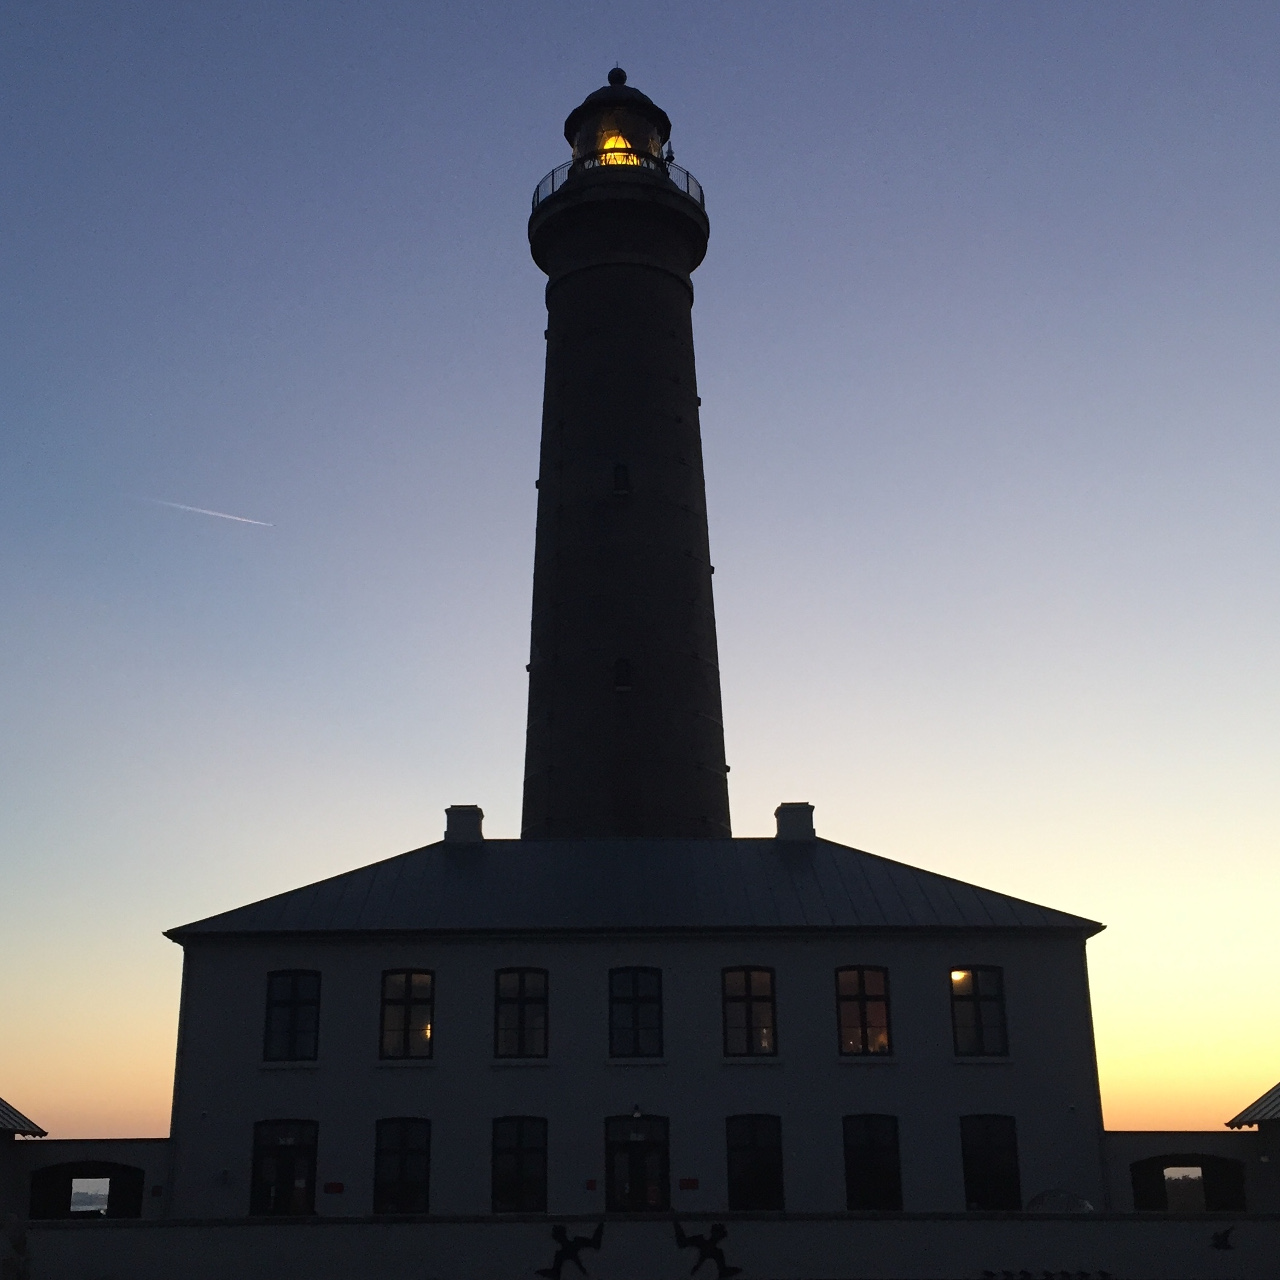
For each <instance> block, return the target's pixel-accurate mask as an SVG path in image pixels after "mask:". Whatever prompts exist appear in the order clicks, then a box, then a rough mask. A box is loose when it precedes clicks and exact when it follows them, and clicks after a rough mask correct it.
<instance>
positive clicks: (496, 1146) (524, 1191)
mask: <svg viewBox="0 0 1280 1280" xmlns="http://www.w3.org/2000/svg"><path fill="white" fill-rule="evenodd" d="M493 1211H494V1213H545V1212H546V1211H547V1122H546V1121H545V1120H544V1119H543V1118H542V1117H541V1116H501V1117H499V1118H498V1119H497V1120H495V1121H494V1122H493Z"/></svg>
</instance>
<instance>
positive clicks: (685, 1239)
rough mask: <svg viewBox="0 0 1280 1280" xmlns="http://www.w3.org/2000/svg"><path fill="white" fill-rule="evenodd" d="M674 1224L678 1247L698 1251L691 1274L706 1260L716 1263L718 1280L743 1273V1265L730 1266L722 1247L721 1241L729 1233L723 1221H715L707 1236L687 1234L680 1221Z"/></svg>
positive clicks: (695, 1272)
mask: <svg viewBox="0 0 1280 1280" xmlns="http://www.w3.org/2000/svg"><path fill="white" fill-rule="evenodd" d="M674 1225H675V1229H676V1247H677V1248H679V1249H697V1251H698V1260H697V1261H696V1262H695V1263H694V1264H693V1266H692V1267H690V1268H689V1274H690V1275H691V1276H692V1275H696V1274H697V1272H698V1268H699V1267H700V1266H702V1264H703V1263H704V1262H714V1263H715V1267H716V1280H728V1277H730V1276H736V1275H740V1274H741V1272H742V1268H741V1267H731V1266H729V1264H728V1262H727V1261H726V1259H725V1256H724V1250H723V1249H722V1248H721V1247H720V1242H721V1241H722V1240H724V1239H725V1238H726V1237H727V1236H728V1234H729V1232H728V1231H727V1230H726V1229H725V1225H724V1223H723V1222H713V1223H712V1224H711V1230H710V1231H709V1232H708V1233H707V1234H706V1235H705V1236H691V1235H686V1234H685V1231H684V1228H682V1227H681V1226H680V1224H679V1223H678V1222H677V1223H675V1224H674Z"/></svg>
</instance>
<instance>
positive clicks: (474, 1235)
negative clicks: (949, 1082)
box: [0, 1214, 1280, 1280]
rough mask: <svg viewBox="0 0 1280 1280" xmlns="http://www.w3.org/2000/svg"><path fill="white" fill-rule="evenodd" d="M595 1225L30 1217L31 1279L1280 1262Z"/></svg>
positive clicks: (896, 1276)
mask: <svg viewBox="0 0 1280 1280" xmlns="http://www.w3.org/2000/svg"><path fill="white" fill-rule="evenodd" d="M600 1226H601V1224H600V1223H599V1222H598V1221H597V1220H595V1219H585V1218H559V1219H547V1218H542V1219H538V1220H532V1219H520V1220H513V1221H502V1222H494V1221H493V1220H492V1219H488V1220H485V1221H483V1222H480V1221H476V1220H460V1219H453V1220H448V1219H436V1220H431V1221H425V1220H424V1221H401V1222H385V1221H373V1220H366V1219H334V1218H315V1219H306V1220H301V1221H292V1222H265V1221H261V1220H255V1221H245V1220H242V1219H241V1220H236V1221H225V1222H198V1223H197V1222H178V1221H170V1222H166V1221H151V1222H148V1221H141V1222H125V1221H104V1220H99V1221H97V1222H48V1223H36V1224H31V1225H30V1226H29V1227H28V1229H27V1235H26V1243H25V1249H26V1252H27V1254H28V1261H29V1265H30V1277H31V1280H175V1277H179V1276H180V1277H182V1280H257V1278H258V1277H261V1278H262V1280H520V1278H523V1277H528V1278H529V1280H532V1277H534V1276H545V1277H550V1278H551V1280H569V1277H577V1276H580V1275H581V1274H584V1273H585V1274H587V1275H589V1276H590V1277H592V1278H593V1280H666V1278H670V1280H675V1278H676V1277H686V1276H688V1275H689V1274H690V1272H691V1270H692V1269H693V1267H694V1266H695V1264H697V1263H698V1262H699V1260H700V1259H701V1260H702V1261H703V1262H704V1263H705V1265H703V1266H701V1267H699V1269H698V1275H699V1276H700V1277H701V1278H702V1280H715V1278H716V1277H717V1276H719V1277H721V1278H722V1280H723V1277H727V1276H732V1275H735V1274H738V1272H737V1271H735V1270H733V1269H734V1268H739V1269H740V1272H741V1275H742V1278H743V1280H908V1278H912V1280H965V1278H968V1277H974V1278H975V1280H977V1278H980V1277H997V1278H1000V1277H1005V1276H1007V1277H1011V1278H1012V1277H1019V1276H1022V1277H1027V1276H1030V1277H1034V1278H1035V1280H1041V1278H1042V1277H1044V1276H1045V1275H1046V1274H1047V1275H1049V1276H1050V1277H1060V1276H1063V1275H1065V1276H1067V1277H1070V1280H1084V1278H1085V1277H1089V1278H1090V1280H1107V1277H1114V1280H1201V1277H1204V1280H1253V1278H1254V1277H1256V1278H1257V1280H1274V1278H1275V1277H1276V1276H1277V1275H1278V1274H1280V1215H1275V1214H1267V1215H1259V1214H1254V1215H1239V1216H1231V1215H1218V1214H1213V1215H1192V1216H1185V1217H1176V1216H1161V1217H1155V1216H1139V1215H1135V1214H1125V1215H1120V1214H1090V1215H1088V1216H1081V1217H1070V1218H1068V1217H1051V1216H1043V1215H1033V1214H1016V1215H1015V1214H1010V1215H1001V1214H970V1215H958V1214H955V1215H953V1214H899V1215H892V1216H890V1215H884V1216H876V1215H868V1216H860V1217H856V1218H855V1217H847V1218H846V1217H832V1216H822V1217H817V1216H814V1217H807V1216H803V1215H794V1216H778V1217H773V1218H770V1217H764V1216H759V1215H754V1216H740V1217H735V1216H729V1217H724V1218H720V1219H711V1218H695V1217H690V1218H681V1219H680V1221H679V1227H678V1228H677V1225H676V1223H675V1222H673V1221H671V1220H669V1219H658V1220H653V1219H650V1220H646V1221H637V1220H635V1219H609V1220H607V1221H605V1222H604V1223H603V1226H602V1229H601V1234H600V1235H599V1236H596V1235H595V1232H596V1230H597V1228H598V1227H600ZM679 1233H683V1236H684V1247H680V1245H679V1243H678V1240H677V1235H678V1234H679ZM556 1237H558V1238H559V1239H557V1238H556ZM694 1237H696V1239H694ZM597 1240H598V1242H599V1245H600V1247H599V1249H598V1250H597V1249H595V1248H594V1247H593V1245H594V1243H595V1242H596V1241H597ZM566 1242H567V1245H568V1249H567V1252H566V1250H565V1249H564V1248H563V1247H562V1245H563V1244H564V1243H566ZM0 1247H2V1246H0ZM575 1258H576V1259H577V1260H578V1261H580V1262H581V1264H582V1268H583V1270H582V1271H580V1270H579V1269H578V1267H577V1266H575V1264H574V1259H575Z"/></svg>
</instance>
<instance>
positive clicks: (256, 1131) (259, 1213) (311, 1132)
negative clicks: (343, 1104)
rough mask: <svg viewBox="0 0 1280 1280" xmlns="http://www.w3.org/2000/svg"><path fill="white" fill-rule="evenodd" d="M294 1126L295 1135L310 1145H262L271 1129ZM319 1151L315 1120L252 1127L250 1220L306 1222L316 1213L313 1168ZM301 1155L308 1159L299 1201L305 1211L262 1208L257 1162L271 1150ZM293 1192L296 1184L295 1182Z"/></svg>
mask: <svg viewBox="0 0 1280 1280" xmlns="http://www.w3.org/2000/svg"><path fill="white" fill-rule="evenodd" d="M284 1125H296V1126H297V1127H298V1131H299V1132H304V1133H306V1134H308V1136H309V1137H310V1142H276V1143H271V1144H268V1143H267V1142H265V1141H263V1137H264V1135H265V1134H266V1133H267V1132H268V1131H269V1129H270V1128H271V1127H274V1126H284ZM319 1147H320V1124H319V1121H316V1120H307V1119H298V1118H294V1119H273V1120H257V1121H255V1122H254V1125H253V1156H252V1160H251V1162H250V1166H249V1216H250V1217H253V1218H306V1217H311V1216H312V1215H314V1213H315V1211H316V1164H317V1159H316V1156H317V1153H318V1151H319ZM274 1149H279V1150H294V1151H301V1152H302V1153H303V1154H304V1156H306V1157H309V1165H308V1176H307V1182H306V1184H305V1186H304V1188H303V1195H302V1199H303V1202H304V1204H305V1206H306V1207H305V1208H302V1209H299V1210H296V1211H295V1210H293V1209H270V1208H264V1207H263V1203H262V1201H263V1197H262V1196H260V1195H259V1187H260V1186H263V1185H265V1184H264V1182H263V1180H262V1179H261V1178H260V1177H259V1172H260V1170H261V1162H262V1160H263V1158H264V1156H265V1155H266V1154H268V1153H269V1152H270V1151H271V1150H274ZM294 1186H295V1188H296V1186H297V1183H296V1181H295V1183H294Z"/></svg>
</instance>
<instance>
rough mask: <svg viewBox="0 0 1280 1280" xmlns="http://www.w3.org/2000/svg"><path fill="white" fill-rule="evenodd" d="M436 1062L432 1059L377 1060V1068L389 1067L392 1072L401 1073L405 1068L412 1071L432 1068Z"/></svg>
mask: <svg viewBox="0 0 1280 1280" xmlns="http://www.w3.org/2000/svg"><path fill="white" fill-rule="evenodd" d="M435 1065H436V1060H435V1059H434V1058H379V1059H378V1067H379V1068H382V1067H389V1068H390V1069H391V1070H392V1071H403V1070H405V1069H406V1068H408V1069H409V1070H413V1068H415V1067H434V1066H435Z"/></svg>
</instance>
